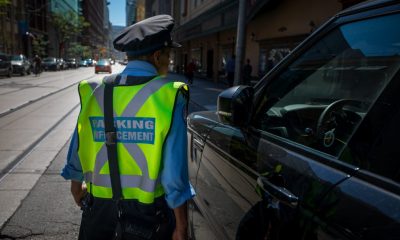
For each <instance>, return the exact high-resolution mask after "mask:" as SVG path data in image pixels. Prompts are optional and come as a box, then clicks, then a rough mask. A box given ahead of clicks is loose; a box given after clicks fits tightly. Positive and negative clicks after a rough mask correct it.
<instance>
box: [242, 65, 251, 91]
mask: <svg viewBox="0 0 400 240" xmlns="http://www.w3.org/2000/svg"><path fill="white" fill-rule="evenodd" d="M246 62H247V63H246V65H244V67H243V84H244V85H248V86H250V85H251V72H252V71H253V67H252V66H251V64H250V59H247V61H246Z"/></svg>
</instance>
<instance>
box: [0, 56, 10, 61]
mask: <svg viewBox="0 0 400 240" xmlns="http://www.w3.org/2000/svg"><path fill="white" fill-rule="evenodd" d="M8 59H9V58H8V57H7V56H6V55H0V60H2V61H7V60H8Z"/></svg>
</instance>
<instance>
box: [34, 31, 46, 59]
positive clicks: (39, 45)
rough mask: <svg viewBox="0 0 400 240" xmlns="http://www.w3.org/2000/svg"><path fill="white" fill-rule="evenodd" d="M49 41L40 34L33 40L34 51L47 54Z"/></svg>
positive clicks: (38, 53)
mask: <svg viewBox="0 0 400 240" xmlns="http://www.w3.org/2000/svg"><path fill="white" fill-rule="evenodd" d="M48 43H49V42H48V41H46V40H45V39H44V37H43V35H41V34H38V35H37V36H36V37H35V38H34V39H33V41H32V46H33V52H34V54H37V55H39V56H44V55H45V54H46V46H47V44H48Z"/></svg>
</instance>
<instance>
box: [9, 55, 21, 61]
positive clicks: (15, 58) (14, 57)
mask: <svg viewBox="0 0 400 240" xmlns="http://www.w3.org/2000/svg"><path fill="white" fill-rule="evenodd" d="M11 60H13V61H22V56H21V55H13V56H12V58H11Z"/></svg>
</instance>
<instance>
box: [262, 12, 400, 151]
mask: <svg viewBox="0 0 400 240" xmlns="http://www.w3.org/2000/svg"><path fill="white" fill-rule="evenodd" d="M395 23H396V24H395ZM397 23H398V24H400V15H399V14H397V15H391V16H384V17H379V18H374V19H369V20H363V21H359V22H353V23H349V24H346V25H342V26H340V27H338V28H336V29H334V30H333V31H331V32H330V33H329V34H327V35H326V36H325V37H324V38H323V39H321V40H319V41H318V43H317V44H315V45H314V46H313V47H312V48H310V49H309V50H308V51H307V52H306V53H304V54H303V55H302V56H301V57H300V58H298V60H296V61H295V62H294V63H293V64H291V65H290V66H289V67H288V68H287V69H286V70H285V71H283V73H282V74H281V75H280V76H279V77H278V79H275V81H274V82H272V83H271V85H270V86H269V87H268V89H267V90H266V94H265V96H264V99H263V100H262V101H261V105H260V107H259V108H258V109H257V111H258V113H257V116H258V117H257V119H256V126H257V127H258V128H260V129H262V130H265V131H268V132H270V133H273V134H275V135H278V136H280V137H283V138H286V139H289V140H291V141H294V142H297V143H300V144H302V145H304V146H307V147H311V148H313V149H317V150H319V151H322V152H325V153H328V154H331V155H334V156H338V155H339V154H340V153H341V151H342V150H343V149H344V147H345V146H346V144H347V142H348V140H349V138H350V137H351V135H352V134H353V133H354V131H355V129H356V128H357V126H358V125H359V123H360V122H361V120H362V119H363V118H364V116H365V114H366V113H367V112H368V110H369V108H370V107H371V105H372V104H373V102H374V101H375V100H376V98H377V97H378V96H379V94H380V93H381V91H382V90H383V89H384V88H385V86H386V85H387V83H388V82H389V81H390V80H391V79H392V78H393V76H394V75H395V73H397V72H398V70H399V67H400V32H399V31H398V30H397V27H396V26H397ZM267 99H268V100H270V101H267ZM271 102H272V103H271ZM271 105H272V107H270V106H271Z"/></svg>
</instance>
